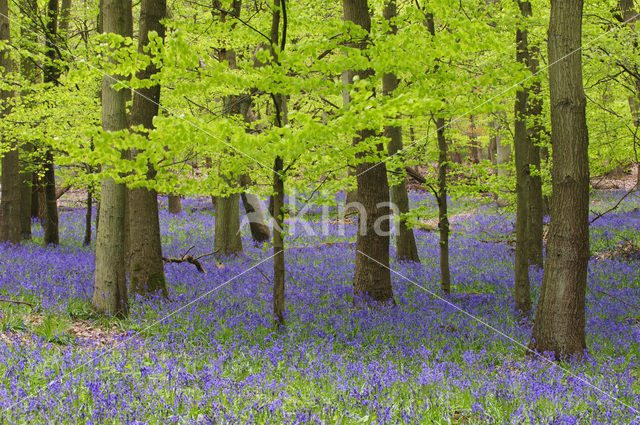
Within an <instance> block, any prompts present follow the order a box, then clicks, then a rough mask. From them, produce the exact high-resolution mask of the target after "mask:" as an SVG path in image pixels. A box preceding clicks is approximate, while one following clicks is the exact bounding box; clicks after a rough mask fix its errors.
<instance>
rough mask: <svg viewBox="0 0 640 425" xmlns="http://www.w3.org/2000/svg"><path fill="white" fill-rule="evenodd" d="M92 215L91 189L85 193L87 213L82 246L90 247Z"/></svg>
mask: <svg viewBox="0 0 640 425" xmlns="http://www.w3.org/2000/svg"><path fill="white" fill-rule="evenodd" d="M92 215H93V189H91V188H89V190H88V191H87V211H86V214H85V218H84V240H83V241H82V245H83V246H89V245H91V216H92Z"/></svg>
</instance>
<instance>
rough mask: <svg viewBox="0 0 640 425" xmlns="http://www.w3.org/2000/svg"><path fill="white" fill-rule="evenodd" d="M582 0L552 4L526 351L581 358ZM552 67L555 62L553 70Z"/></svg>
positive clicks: (585, 252)
mask: <svg viewBox="0 0 640 425" xmlns="http://www.w3.org/2000/svg"><path fill="white" fill-rule="evenodd" d="M582 6H583V2H582V0H552V1H551V18H550V21H549V33H548V36H549V43H548V45H549V63H551V64H554V65H553V66H551V67H550V68H549V89H550V94H551V97H550V100H551V144H552V146H553V154H552V160H553V168H552V184H553V198H552V205H551V224H550V229H549V242H548V244H547V257H546V262H545V267H544V277H543V281H542V289H541V294H540V300H539V303H538V304H539V307H538V313H537V316H536V321H535V325H534V328H533V336H532V341H531V346H532V348H533V349H535V350H537V351H540V352H547V351H551V352H555V355H556V357H557V358H560V357H564V356H568V355H577V356H581V355H582V354H583V352H584V350H585V348H586V342H585V329H584V326H585V294H586V287H587V262H588V260H589V156H588V145H589V138H588V133H587V124H586V117H585V107H586V97H585V94H584V89H583V86H582V54H581V50H580V47H581V41H582V38H581V37H582ZM556 62H557V63H556Z"/></svg>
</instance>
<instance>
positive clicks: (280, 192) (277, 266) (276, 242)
mask: <svg viewBox="0 0 640 425" xmlns="http://www.w3.org/2000/svg"><path fill="white" fill-rule="evenodd" d="M276 1H278V0H276ZM283 170H284V167H283V165H282V158H280V157H279V156H278V157H276V159H275V161H274V164H273V189H274V192H275V193H274V195H273V207H274V211H275V215H274V216H273V217H274V219H275V223H274V225H273V255H274V257H273V313H274V316H275V318H276V321H277V322H278V323H279V324H280V325H282V324H284V274H285V261H284V260H285V259H284V238H283V232H282V228H283V227H282V226H284V181H283V179H282V177H281V173H282V172H283Z"/></svg>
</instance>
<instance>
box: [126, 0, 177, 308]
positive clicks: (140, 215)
mask: <svg viewBox="0 0 640 425" xmlns="http://www.w3.org/2000/svg"><path fill="white" fill-rule="evenodd" d="M166 10H167V5H166V1H165V0H143V1H142V5H141V8H140V35H139V38H138V39H139V42H138V52H139V53H141V54H142V53H145V51H146V49H147V47H148V45H149V32H151V31H153V32H155V33H156V34H157V35H158V36H159V37H161V38H163V39H164V35H165V27H164V25H163V24H162V23H161V21H162V19H164V17H165V14H166ZM157 72H158V69H157V68H156V66H155V65H153V64H150V65H149V66H147V68H145V69H144V70H142V71H140V72H139V73H138V75H137V77H138V79H140V80H149V79H151V78H152V77H153V76H154V75H155V74H156V73H157ZM159 104H160V86H159V85H154V86H151V87H147V88H139V89H137V90H136V91H135V92H134V94H133V106H132V108H131V125H132V126H140V125H141V126H142V127H143V128H144V129H145V134H147V133H146V132H147V131H150V130H152V129H153V119H154V117H156V116H157V115H158V108H159ZM131 154H132V156H135V155H136V152H135V151H134V152H132V153H131ZM155 174H156V171H155V170H154V169H153V167H152V166H151V165H150V164H148V170H147V178H148V179H153V178H154V177H155ZM127 220H128V232H129V238H128V244H127V245H128V249H129V251H128V255H127V257H128V270H127V271H128V272H129V282H130V290H131V292H135V293H137V294H139V295H142V296H147V295H153V294H156V293H159V292H160V293H162V295H163V296H164V297H167V295H168V294H167V283H166V280H165V276H164V264H163V261H162V240H161V237H160V219H159V217H158V196H157V193H156V191H155V190H153V189H147V188H143V187H137V188H133V189H131V190H130V191H129V199H128V218H127Z"/></svg>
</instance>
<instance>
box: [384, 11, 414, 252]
mask: <svg viewBox="0 0 640 425" xmlns="http://www.w3.org/2000/svg"><path fill="white" fill-rule="evenodd" d="M383 15H384V19H387V20H389V21H390V24H391V33H392V34H395V33H397V32H398V28H397V26H396V24H395V22H393V20H394V19H395V18H396V17H397V15H398V11H397V7H396V0H389V1H388V2H387V3H386V4H385V8H384V13H383ZM397 87H398V79H397V78H396V76H395V75H394V74H385V75H384V76H383V77H382V92H383V95H385V96H392V95H393V91H394V90H395V89H396V88H397ZM385 133H386V134H385V135H386V136H387V137H388V138H389V139H390V140H389V144H388V147H387V151H388V153H389V155H390V156H393V155H396V154H397V153H398V152H401V151H402V128H401V127H398V126H395V127H392V126H388V127H386V128H385ZM391 202H392V203H393V204H394V205H395V206H396V208H397V211H398V212H399V213H400V214H407V213H408V212H409V196H408V195H407V183H406V179H405V178H403V179H402V180H401V182H400V183H399V184H397V185H395V186H393V187H392V188H391ZM395 222H396V223H397V227H398V229H397V233H396V258H397V259H398V260H400V261H411V262H415V263H419V262H420V257H419V256H418V248H417V247H416V239H415V236H414V234H413V229H410V228H408V227H407V220H406V218H402V217H397V218H396V220H395Z"/></svg>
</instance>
